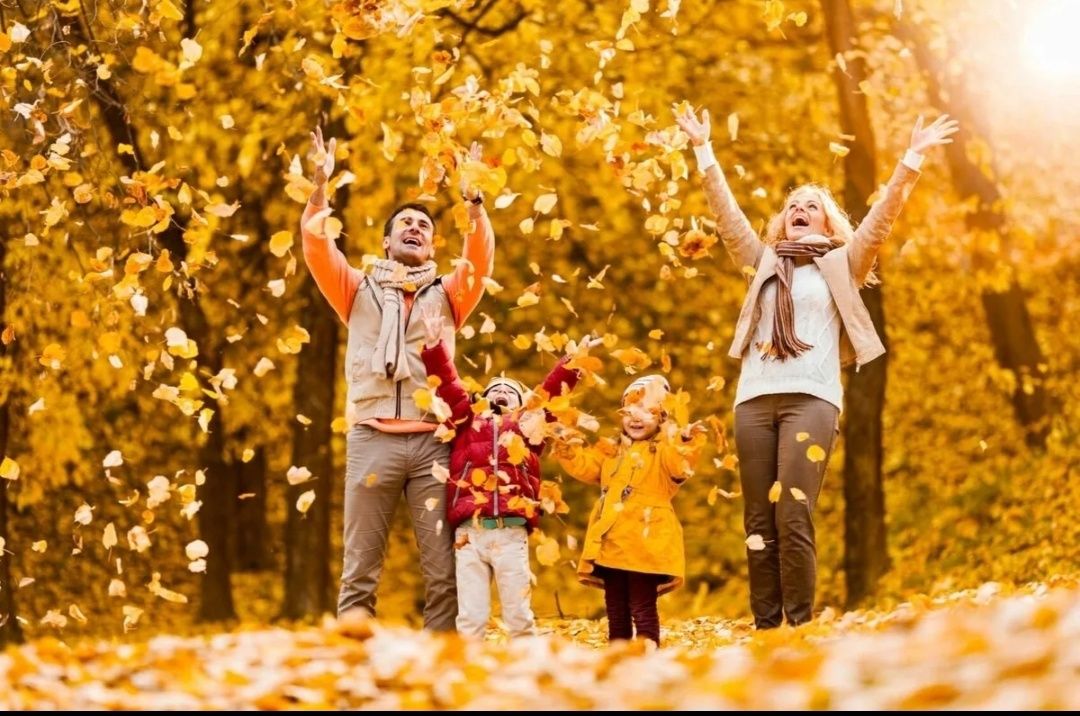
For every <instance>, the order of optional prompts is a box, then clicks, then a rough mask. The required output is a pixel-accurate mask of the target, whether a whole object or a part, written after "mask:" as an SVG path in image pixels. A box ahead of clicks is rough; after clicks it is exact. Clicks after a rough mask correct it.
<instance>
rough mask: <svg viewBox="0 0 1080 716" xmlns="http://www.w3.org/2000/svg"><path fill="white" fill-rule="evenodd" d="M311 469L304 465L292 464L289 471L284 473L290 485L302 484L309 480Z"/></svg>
mask: <svg viewBox="0 0 1080 716" xmlns="http://www.w3.org/2000/svg"><path fill="white" fill-rule="evenodd" d="M311 478H312V475H311V471H310V470H308V469H307V468H306V467H297V466H296V465H293V466H292V467H290V468H289V471H288V472H287V473H285V479H286V480H288V481H289V484H290V485H302V484H303V483H305V482H308V481H309V480H311Z"/></svg>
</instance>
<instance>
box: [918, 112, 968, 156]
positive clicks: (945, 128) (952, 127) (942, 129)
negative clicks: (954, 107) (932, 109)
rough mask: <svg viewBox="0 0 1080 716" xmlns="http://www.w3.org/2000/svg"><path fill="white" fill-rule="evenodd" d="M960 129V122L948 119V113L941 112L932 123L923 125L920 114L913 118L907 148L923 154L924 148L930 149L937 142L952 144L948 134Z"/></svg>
mask: <svg viewBox="0 0 1080 716" xmlns="http://www.w3.org/2000/svg"><path fill="white" fill-rule="evenodd" d="M959 129H960V123H959V122H958V121H957V120H955V119H949V115H947V114H943V115H941V116H940V117H938V118H937V119H935V120H934V122H933V124H931V125H930V126H928V127H923V118H922V115H921V114H920V115H919V118H918V119H916V120H915V127H914V128H913V129H912V130H911V143H910V144H909V145H908V148H909V149H911V151H913V152H916V153H917V154H925V153H926V150H928V149H932V148H933V147H936V146H937V145H939V144H952V139H951V138H950V135H952V134H955V133H956V132H957V131H959Z"/></svg>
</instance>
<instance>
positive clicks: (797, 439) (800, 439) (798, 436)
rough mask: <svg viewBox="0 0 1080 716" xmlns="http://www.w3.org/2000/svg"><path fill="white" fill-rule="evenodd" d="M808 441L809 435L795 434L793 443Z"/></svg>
mask: <svg viewBox="0 0 1080 716" xmlns="http://www.w3.org/2000/svg"><path fill="white" fill-rule="evenodd" d="M809 439H810V433H795V442H799V443H801V442H806V441H807V440H809Z"/></svg>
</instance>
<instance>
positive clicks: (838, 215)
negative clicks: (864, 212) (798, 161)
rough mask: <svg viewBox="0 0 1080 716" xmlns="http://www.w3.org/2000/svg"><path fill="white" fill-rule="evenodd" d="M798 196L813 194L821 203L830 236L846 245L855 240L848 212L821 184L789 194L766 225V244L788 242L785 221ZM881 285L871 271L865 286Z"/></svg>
mask: <svg viewBox="0 0 1080 716" xmlns="http://www.w3.org/2000/svg"><path fill="white" fill-rule="evenodd" d="M797 194H813V195H814V197H815V198H817V200H818V201H820V202H821V207H822V209H823V210H824V211H825V230H826V231H827V232H830V233H829V234H828V235H829V236H831V237H832V238H834V239H836V240H837V241H840V242H841V243H844V244H846V243H848V242H850V241H851V240H852V239H853V238H855V229H854V227H852V225H851V219H849V218H848V215H847V212H846V211H844V210H843V209H841V208H840V205H839V204H837V203H836V199H834V198H833V195H832V192H831V191H829V188H828V187H826V186H822V185H821V184H803V185H802V186H799V187H796V188H794V189H792V190H791V191H790V192H788V195H787V198H785V199H784V206H783V208H782V209H780V211H778V212H777V213H775V214H773V217H772V218H771V219H769V223H768V224H766V225H765V237H764V239H763V240H764V242H765V243H766V244H768V245H769V246H775V245H776V244H778V243H780V242H781V241H786V240H787V233H786V231H785V221H784V219H785V217H786V216H787V208H788V204H790V203H791V200H792V199H793V198H795V196H796V195H797ZM879 283H881V280H880V279H879V278H878V275H877V272H876V271H874V270H871V271H870V273H869V274H867V276H866V280H865V281H863V286H876V285H878V284H879Z"/></svg>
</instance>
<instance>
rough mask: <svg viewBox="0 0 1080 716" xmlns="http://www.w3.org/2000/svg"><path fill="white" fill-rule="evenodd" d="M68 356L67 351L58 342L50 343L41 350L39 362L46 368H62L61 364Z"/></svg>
mask: <svg viewBox="0 0 1080 716" xmlns="http://www.w3.org/2000/svg"><path fill="white" fill-rule="evenodd" d="M66 356H67V352H66V351H65V350H64V349H63V348H61V347H60V344H58V343H50V344H49V345H47V346H45V350H43V351H42V352H41V357H40V358H38V363H40V364H41V365H43V366H45V367H46V368H52V369H53V370H60V364H61V363H63V362H64V358H65V357H66Z"/></svg>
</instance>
